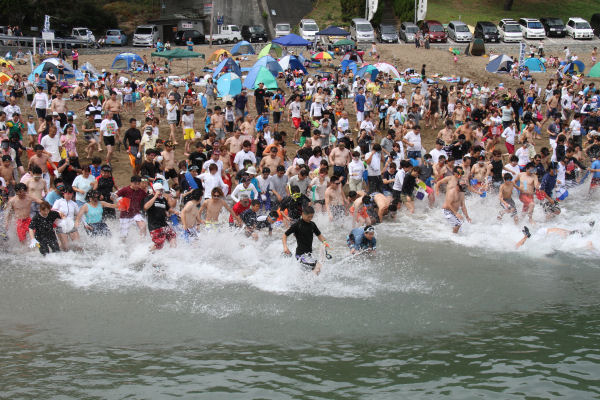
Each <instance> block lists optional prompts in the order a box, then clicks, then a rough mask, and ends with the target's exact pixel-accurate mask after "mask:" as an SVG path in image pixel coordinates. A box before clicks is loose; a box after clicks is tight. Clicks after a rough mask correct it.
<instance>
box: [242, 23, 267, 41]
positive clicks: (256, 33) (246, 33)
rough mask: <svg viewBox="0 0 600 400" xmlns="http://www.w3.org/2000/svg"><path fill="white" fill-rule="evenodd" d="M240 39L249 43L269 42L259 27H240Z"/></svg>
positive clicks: (265, 32) (263, 30)
mask: <svg viewBox="0 0 600 400" xmlns="http://www.w3.org/2000/svg"><path fill="white" fill-rule="evenodd" d="M242 38H243V39H244V40H246V41H248V42H250V43H252V42H266V41H267V40H269V38H268V36H267V31H265V28H264V27H263V26H261V25H244V26H242Z"/></svg>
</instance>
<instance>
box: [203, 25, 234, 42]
mask: <svg viewBox="0 0 600 400" xmlns="http://www.w3.org/2000/svg"><path fill="white" fill-rule="evenodd" d="M207 39H208V37H207ZM240 40H242V33H241V32H240V28H239V27H238V26H237V25H221V27H220V29H219V33H216V34H214V35H212V41H213V43H216V44H218V45H221V44H223V43H237V42H239V41H240Z"/></svg>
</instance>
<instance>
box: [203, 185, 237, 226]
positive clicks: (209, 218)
mask: <svg viewBox="0 0 600 400" xmlns="http://www.w3.org/2000/svg"><path fill="white" fill-rule="evenodd" d="M210 194H211V198H210V199H207V200H205V201H204V203H202V207H200V211H199V212H198V218H200V219H201V218H202V215H203V214H204V213H206V218H204V221H205V223H206V224H207V225H208V224H217V223H219V215H220V214H221V211H222V210H223V208H225V210H227V211H228V212H229V214H231V215H232V216H233V218H234V219H235V220H236V221H237V223H238V224H239V226H244V222H243V221H242V219H241V218H240V217H239V216H238V215H237V214H236V213H235V212H233V210H232V209H231V207H229V204H227V202H226V201H225V195H224V194H223V190H222V189H221V188H219V187H216V188H214V189H213V190H212V191H211V193H210Z"/></svg>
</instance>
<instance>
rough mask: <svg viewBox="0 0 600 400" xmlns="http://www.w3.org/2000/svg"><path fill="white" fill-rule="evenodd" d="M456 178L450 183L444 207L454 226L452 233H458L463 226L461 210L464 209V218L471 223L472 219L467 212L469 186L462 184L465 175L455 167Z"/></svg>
mask: <svg viewBox="0 0 600 400" xmlns="http://www.w3.org/2000/svg"><path fill="white" fill-rule="evenodd" d="M453 172H454V176H453V177H452V178H454V179H452V180H450V183H448V190H447V191H446V199H445V200H444V205H443V206H442V211H443V212H444V216H445V217H446V219H447V220H448V221H449V222H450V224H452V232H453V233H458V230H459V229H460V227H461V226H462V224H463V216H462V215H460V214H459V210H460V209H462V212H463V214H464V218H466V219H467V221H468V222H469V223H470V222H471V218H470V217H469V214H468V212H467V206H466V205H465V191H466V190H467V185H466V184H465V183H461V182H460V180H459V179H460V176H462V175H461V174H463V173H464V171H463V169H462V168H461V167H454V170H453Z"/></svg>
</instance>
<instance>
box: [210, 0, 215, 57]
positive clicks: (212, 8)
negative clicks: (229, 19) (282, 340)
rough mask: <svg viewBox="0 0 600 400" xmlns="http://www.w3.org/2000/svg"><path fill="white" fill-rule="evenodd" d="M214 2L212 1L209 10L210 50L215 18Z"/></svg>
mask: <svg viewBox="0 0 600 400" xmlns="http://www.w3.org/2000/svg"><path fill="white" fill-rule="evenodd" d="M215 1H216V0H212V3H211V4H212V7H211V8H210V45H209V47H210V48H212V35H213V19H214V18H215Z"/></svg>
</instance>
